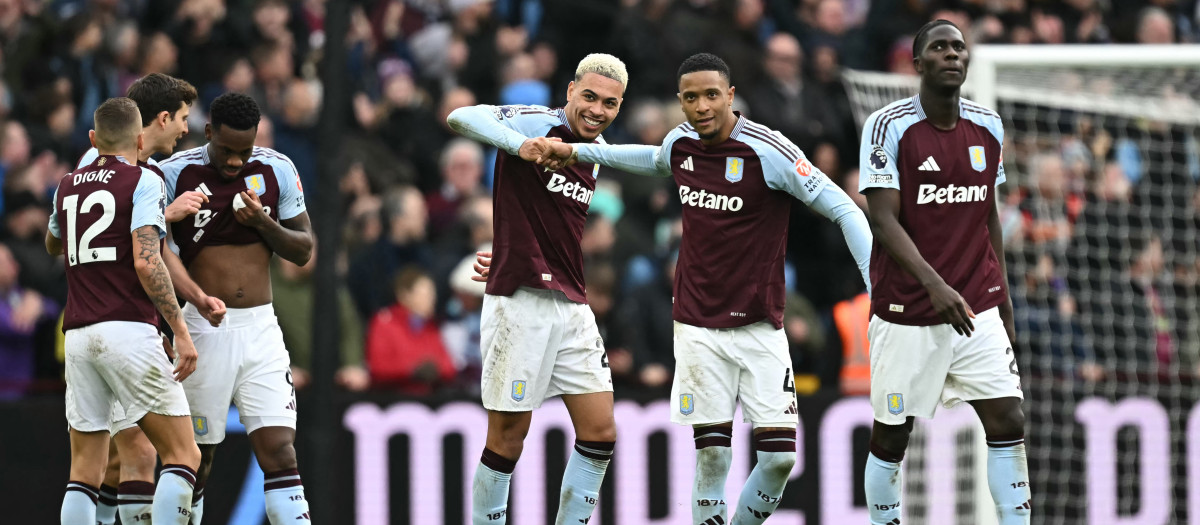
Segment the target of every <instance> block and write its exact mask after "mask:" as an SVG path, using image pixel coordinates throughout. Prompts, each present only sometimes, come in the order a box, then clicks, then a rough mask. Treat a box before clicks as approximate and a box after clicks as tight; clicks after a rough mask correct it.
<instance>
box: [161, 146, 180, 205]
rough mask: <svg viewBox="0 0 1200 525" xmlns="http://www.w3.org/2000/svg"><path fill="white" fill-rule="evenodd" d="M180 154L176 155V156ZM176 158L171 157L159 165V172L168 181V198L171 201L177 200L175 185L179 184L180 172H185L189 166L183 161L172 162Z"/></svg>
mask: <svg viewBox="0 0 1200 525" xmlns="http://www.w3.org/2000/svg"><path fill="white" fill-rule="evenodd" d="M180 154H181V153H176V154H175V155H180ZM174 158H175V157H171V158H169V159H167V160H166V161H164V162H163V163H162V164H159V165H158V169H159V171H162V172H163V180H165V181H166V186H167V198H168V199H171V200H174V199H175V185H176V184H177V183H179V172H180V171H183V168H184V167H185V166H187V163H186V162H183V161H176V162H171V160H173V159H174Z"/></svg>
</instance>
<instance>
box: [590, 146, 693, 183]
mask: <svg viewBox="0 0 1200 525" xmlns="http://www.w3.org/2000/svg"><path fill="white" fill-rule="evenodd" d="M575 148H576V149H575V151H576V152H577V153H578V154H579V162H580V163H581V164H599V165H601V166H608V167H610V168H616V169H619V170H621V171H626V172H629V173H633V174H635V175H646V176H649V177H669V176H670V175H671V170H670V169H669V168H667V169H665V170H664V169H663V165H664V164H665V163H662V162H660V159H661V158H662V157H663V155H662V148H659V147H655V146H644V145H641V144H619V145H618V144H578V145H576V146H575Z"/></svg>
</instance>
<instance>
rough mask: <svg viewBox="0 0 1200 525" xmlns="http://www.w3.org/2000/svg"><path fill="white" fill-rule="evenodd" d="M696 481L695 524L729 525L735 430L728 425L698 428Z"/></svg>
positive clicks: (693, 495) (693, 489) (693, 503)
mask: <svg viewBox="0 0 1200 525" xmlns="http://www.w3.org/2000/svg"><path fill="white" fill-rule="evenodd" d="M693 433H694V434H695V440H696V480H695V482H694V483H693V484H692V523H696V524H698V525H725V523H726V517H727V516H728V515H729V511H728V505H726V504H725V479H726V478H727V477H729V466H730V465H731V464H732V463H733V449H732V448H730V446H731V445H732V436H733V429H732V428H730V427H724V426H708V427H695V428H694V429H693Z"/></svg>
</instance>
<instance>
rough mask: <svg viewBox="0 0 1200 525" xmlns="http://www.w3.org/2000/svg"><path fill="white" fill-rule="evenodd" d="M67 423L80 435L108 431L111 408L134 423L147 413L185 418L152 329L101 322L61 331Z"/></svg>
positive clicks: (183, 401) (182, 402) (181, 399)
mask: <svg viewBox="0 0 1200 525" xmlns="http://www.w3.org/2000/svg"><path fill="white" fill-rule="evenodd" d="M64 354H65V356H66V378H67V397H66V405H67V423H68V424H69V425H70V426H71V428H73V429H75V430H78V431H81V432H97V431H101V430H111V427H112V422H113V419H112V418H113V406H114V405H116V404H118V403H119V405H120V406H121V407H122V409H123V414H122V415H123V418H125V419H129V420H131V421H133V422H134V423H136V422H138V421H140V420H141V419H142V418H143V417H145V416H146V414H147V413H150V412H153V413H155V414H162V415H164V416H187V415H188V414H189V413H190V412H189V410H188V403H187V398H186V397H185V396H184V392H183V386H182V385H180V384H179V383H177V382H176V381H175V379H174V378H173V377H172V375H171V374H172V371H174V370H175V367H174V365H172V364H171V362H170V361H169V360H167V354H166V353H165V352H164V351H163V346H162V338H161V337H159V335H158V328H156V327H154V326H152V325H149V324H146V323H138V322H129V321H107V322H103V323H96V324H92V325H88V326H84V327H81V328H75V329H71V330H67V333H66V337H65V340H64Z"/></svg>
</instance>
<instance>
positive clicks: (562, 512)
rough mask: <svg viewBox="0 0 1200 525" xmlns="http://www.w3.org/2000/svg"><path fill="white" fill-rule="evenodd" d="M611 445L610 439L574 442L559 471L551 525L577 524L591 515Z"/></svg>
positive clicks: (585, 521)
mask: <svg viewBox="0 0 1200 525" xmlns="http://www.w3.org/2000/svg"><path fill="white" fill-rule="evenodd" d="M613 445H614V444H613V442H611V441H608V442H599V441H578V440H576V441H575V452H573V453H571V459H569V460H567V469H566V471H564V472H563V482H562V492H561V493H560V495H559V498H558V517H557V518H556V519H555V520H554V523H555V525H568V524H569V525H578V524H580V523H587V522H588V520H590V519H591V518H592V512H593V511H595V509H596V499H597V498H598V497H599V496H600V484H601V483H604V472H605V471H606V470H608V463H609V461H611V460H612V455H613Z"/></svg>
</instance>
